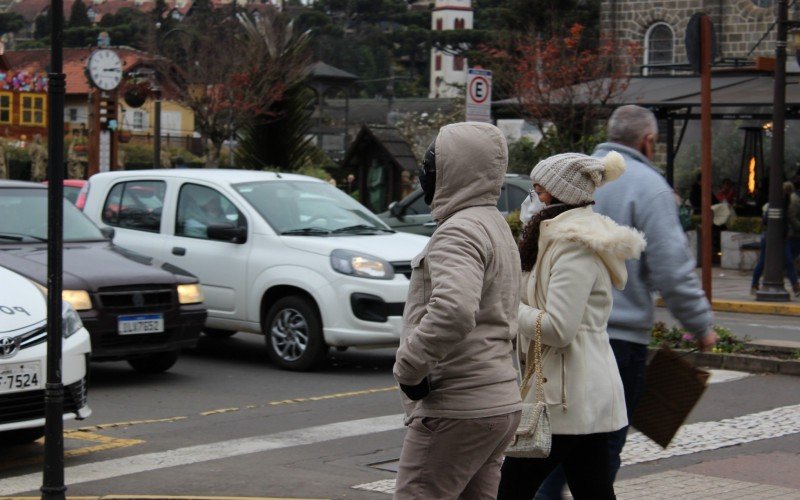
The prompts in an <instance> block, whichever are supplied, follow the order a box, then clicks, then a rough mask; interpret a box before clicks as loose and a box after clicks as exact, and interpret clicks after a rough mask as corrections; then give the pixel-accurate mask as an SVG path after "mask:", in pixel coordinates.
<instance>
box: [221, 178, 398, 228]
mask: <svg viewBox="0 0 800 500" xmlns="http://www.w3.org/2000/svg"><path fill="white" fill-rule="evenodd" d="M234 188H235V189H236V190H237V191H238V192H239V193H240V194H241V195H242V196H243V197H244V198H245V200H247V202H248V203H250V205H252V206H253V208H255V209H256V211H258V213H259V214H261V216H262V217H263V218H264V219H265V220H266V221H267V222H268V223H269V224H270V226H272V227H273V228H274V229H275V230H276V231H277V232H278V233H280V234H295V235H300V236H304V235H309V236H317V235H320V234H346V233H362V234H365V233H375V232H376V231H379V232H392V230H391V229H389V228H388V227H387V226H386V225H384V224H383V222H381V220H380V219H378V218H377V217H376V216H375V215H374V214H372V212H370V211H369V210H368V209H367V208H365V207H364V206H363V205H361V204H360V203H358V202H357V201H356V200H354V199H353V198H351V197H350V196H348V195H347V194H345V193H344V192H342V191H340V190H339V189H337V188H335V187H333V186H331V185H330V184H327V183H322V182H310V181H289V180H285V181H266V182H248V183H243V184H236V185H235V186H234Z"/></svg>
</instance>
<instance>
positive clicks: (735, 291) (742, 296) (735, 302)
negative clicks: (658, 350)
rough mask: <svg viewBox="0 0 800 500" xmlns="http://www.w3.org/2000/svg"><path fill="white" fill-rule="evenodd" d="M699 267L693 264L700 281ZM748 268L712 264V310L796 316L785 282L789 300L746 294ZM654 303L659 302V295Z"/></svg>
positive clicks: (799, 309) (798, 303) (798, 307)
mask: <svg viewBox="0 0 800 500" xmlns="http://www.w3.org/2000/svg"><path fill="white" fill-rule="evenodd" d="M700 272H701V270H700V268H697V275H698V277H700V279H701V281H702V276H701V274H700ZM751 277H752V272H751V271H739V270H738V269H722V268H720V267H714V268H712V269H711V299H712V308H713V309H714V310H715V311H722V312H738V313H748V314H778V315H783V316H800V297H795V296H794V294H792V293H791V288H790V287H789V286H788V283H787V292H789V297H790V301H789V302H761V301H757V300H756V297H754V296H753V295H750V279H751ZM657 304H658V305H659V306H663V302H662V301H661V299H659V300H658V302H657Z"/></svg>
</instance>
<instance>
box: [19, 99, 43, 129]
mask: <svg viewBox="0 0 800 500" xmlns="http://www.w3.org/2000/svg"><path fill="white" fill-rule="evenodd" d="M20 95H21V101H22V106H21V108H22V109H21V111H22V113H21V116H20V125H34V126H44V125H45V115H46V114H47V113H46V112H47V105H46V104H45V99H46V97H47V96H45V95H44V94H41V95H39V94H20Z"/></svg>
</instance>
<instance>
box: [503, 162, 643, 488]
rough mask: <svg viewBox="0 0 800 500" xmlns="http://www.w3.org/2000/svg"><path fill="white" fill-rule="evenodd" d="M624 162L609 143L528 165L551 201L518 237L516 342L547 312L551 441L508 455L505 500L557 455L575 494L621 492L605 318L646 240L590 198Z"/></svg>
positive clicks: (616, 392) (521, 347)
mask: <svg viewBox="0 0 800 500" xmlns="http://www.w3.org/2000/svg"><path fill="white" fill-rule="evenodd" d="M624 171H625V162H624V160H623V159H622V156H620V155H619V153H616V152H613V151H612V152H611V153H609V154H608V155H607V156H606V157H605V158H603V159H602V160H600V159H597V158H593V157H591V156H586V155H583V154H578V153H566V154H560V155H556V156H552V157H550V158H546V159H544V160H542V161H540V162H539V163H538V164H537V165H536V167H535V168H534V169H533V172H532V173H531V180H532V181H533V188H534V190H535V193H536V196H537V197H538V198H539V200H540V201H541V202H542V203H544V204H545V208H544V209H543V210H541V211H540V212H539V213H538V214H536V215H534V217H533V218H532V219H531V221H530V222H528V224H527V225H526V226H525V230H524V233H525V234H524V237H523V238H522V241H521V243H520V257H521V259H522V270H523V272H524V273H525V274H524V275H523V279H522V285H523V289H522V303H521V304H520V306H519V337H518V340H517V349H518V353H523V352H527V349H528V343H529V342H531V341H532V340H533V338H534V336H535V334H536V330H537V322H539V321H541V323H540V331H541V342H542V346H543V349H542V358H541V365H542V370H543V377H544V379H543V380H544V382H545V383H544V401H545V403H547V405H548V410H549V412H550V426H551V430H552V434H553V436H552V447H551V449H550V455H549V456H548V457H547V458H516V457H506V459H505V462H504V463H503V468H502V477H501V480H500V489H499V493H498V499H500V500H517V499H519V500H523V499H525V500H527V499H531V498H533V497H534V495H535V493H536V491H537V490H538V489H539V485H540V484H541V483H542V481H544V480H545V478H546V477H547V475H548V474H549V473H550V472H551V471H552V470H553V469H555V468H556V467H557V466H558V465H559V464H563V467H564V471H565V472H566V478H567V481H568V482H569V485H570V489H571V490H572V494H573V496H574V497H575V498H576V499H579V500H580V499H596V500H605V499H609V500H610V499H613V498H614V486H613V481H612V479H611V474H610V465H609V454H608V445H609V442H608V438H609V433H610V432H612V431H616V430H619V429H621V428H623V427H624V426H625V425H627V423H628V419H627V417H626V413H625V397H624V394H623V389H622V381H621V380H620V377H619V372H618V371H617V366H616V362H615V361H614V354H613V353H612V352H611V346H610V344H609V340H608V333H607V332H606V325H607V320H608V315H609V313H610V312H611V290H612V287H616V288H618V289H622V288H624V287H625V282H626V280H627V270H626V268H625V261H626V260H627V259H637V258H639V254H641V252H642V250H644V247H645V241H644V238H643V237H642V235H641V234H640V233H638V232H637V231H634V230H632V229H630V228H626V227H622V226H620V225H619V224H616V223H615V222H614V221H612V220H611V219H609V218H608V217H603V216H602V215H598V214H596V213H594V211H593V210H592V208H591V205H593V204H594V202H593V201H592V198H593V193H594V191H595V188H597V187H598V186H601V185H603V184H605V183H606V182H609V181H612V180H614V179H616V178H617V177H619V176H620V175H621V174H622V172H624ZM540 313H541V318H539V315H540ZM528 361H529V360H525V362H526V363H527V362H528ZM528 394H529V395H528V397H529V398H531V399H532V401H530V402H535V401H533V400H534V399H535V397H536V396H534V395H533V394H532V393H530V392H529V393H528Z"/></svg>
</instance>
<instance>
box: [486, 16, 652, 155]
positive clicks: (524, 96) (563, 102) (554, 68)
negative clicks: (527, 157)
mask: <svg viewBox="0 0 800 500" xmlns="http://www.w3.org/2000/svg"><path fill="white" fill-rule="evenodd" d="M584 36H585V35H584V28H583V26H582V25H580V24H575V25H573V26H572V27H571V29H570V31H569V33H568V34H567V35H566V36H563V37H562V36H554V37H552V38H550V39H549V40H538V39H533V40H531V39H530V38H527V39H525V38H520V39H518V40H517V41H516V42H515V43H514V44H513V47H514V49H513V51H510V50H505V49H496V48H484V49H483V50H484V52H485V54H486V55H487V57H488V58H489V59H490V60H492V61H494V65H493V67H490V68H491V69H497V71H496V72H495V74H496V75H498V77H497V78H496V79H495V82H496V84H499V85H507V86H510V89H509V92H510V93H511V94H512V95H514V96H516V98H517V99H518V100H519V111H520V113H521V114H522V116H523V117H524V118H525V119H527V120H528V121H530V122H531V123H534V124H536V125H537V126H538V127H539V129H540V130H542V131H544V132H545V137H544V139H543V140H542V143H541V144H540V147H541V148H543V149H547V150H548V151H547V152H548V153H549V152H551V151H556V152H564V151H577V152H589V151H591V150H592V149H593V148H594V146H595V145H596V143H597V140H598V135H597V129H596V125H597V121H598V120H599V119H600V118H604V117H605V116H606V114H607V113H608V108H607V105H608V104H610V103H611V102H613V99H614V98H615V97H616V96H618V95H619V94H620V93H621V92H623V91H624V90H625V89H626V88H627V86H628V82H629V76H628V73H629V69H630V67H631V66H632V64H633V61H635V56H636V53H637V52H638V48H637V47H636V46H635V45H632V44H614V43H612V42H611V41H608V40H601V41H600V43H599V45H598V47H597V48H596V49H588V48H582V46H583V44H582V39H583V37H584Z"/></svg>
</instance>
